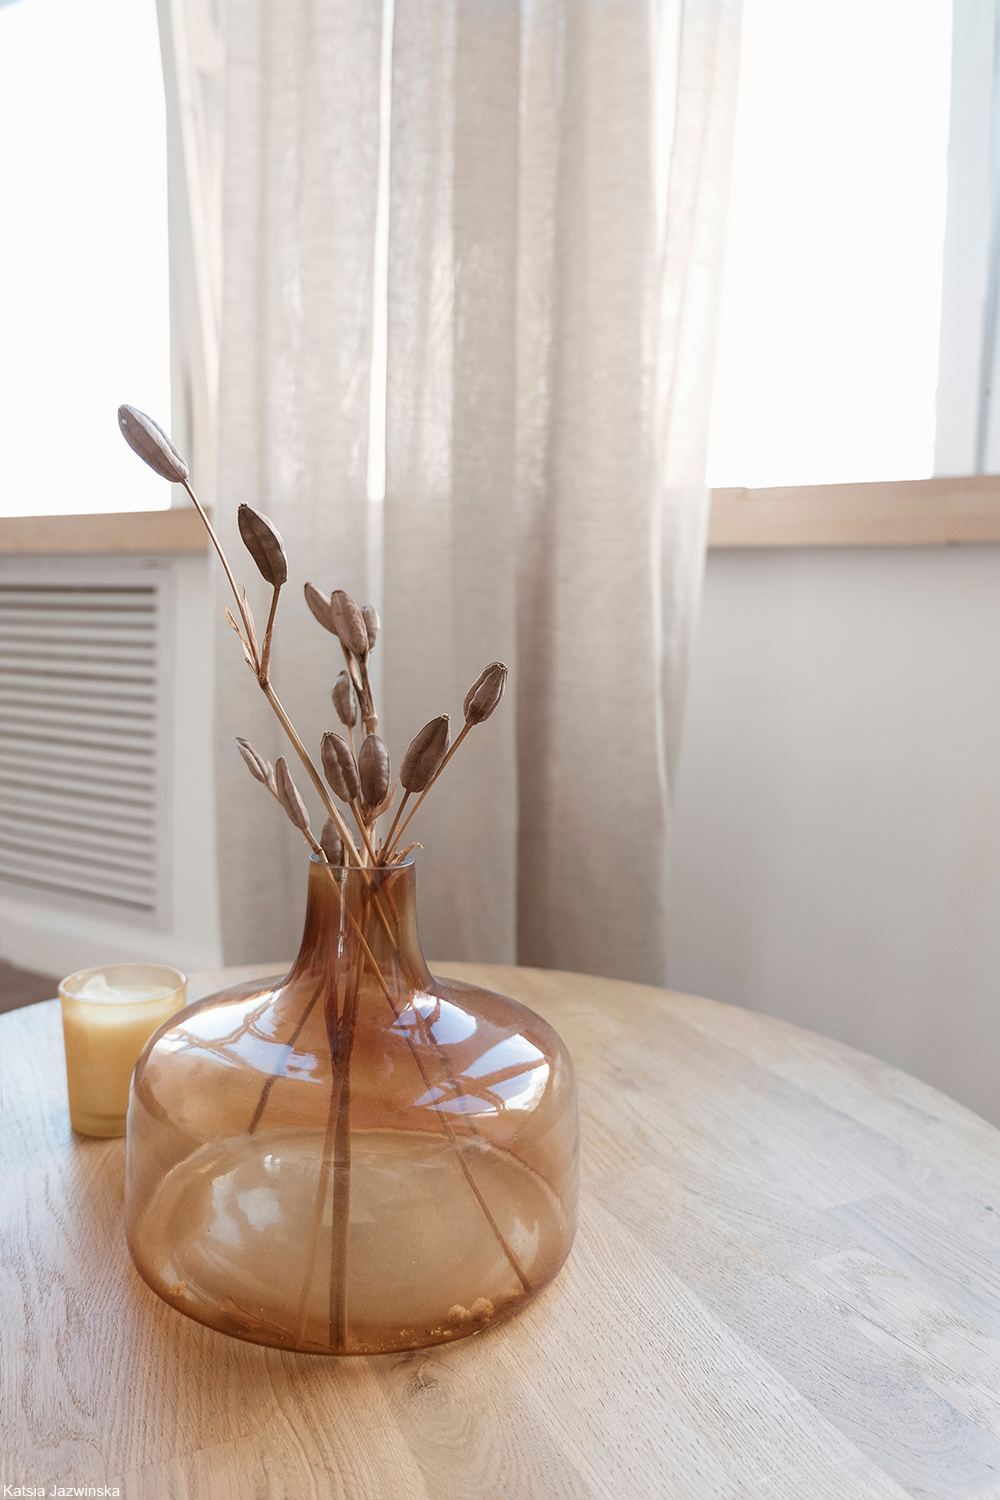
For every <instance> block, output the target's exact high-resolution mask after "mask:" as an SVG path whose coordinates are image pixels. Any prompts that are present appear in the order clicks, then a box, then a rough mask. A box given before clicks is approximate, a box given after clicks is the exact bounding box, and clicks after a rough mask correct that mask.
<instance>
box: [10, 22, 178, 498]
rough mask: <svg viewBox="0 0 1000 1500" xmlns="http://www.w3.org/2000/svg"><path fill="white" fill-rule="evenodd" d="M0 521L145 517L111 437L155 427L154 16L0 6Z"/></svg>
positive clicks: (158, 332) (163, 290) (164, 373)
mask: <svg viewBox="0 0 1000 1500" xmlns="http://www.w3.org/2000/svg"><path fill="white" fill-rule="evenodd" d="M0 202H2V204H3V215H4V230H3V234H2V236H0V349H2V358H0V451H2V453H3V466H2V474H0V515H42V514H48V513H52V514H67V513H79V512H84V511H125V510H157V509H161V508H165V507H167V506H169V504H170V488H169V486H167V485H165V484H164V483H163V481H162V480H160V479H158V478H157V477H156V476H155V475H154V474H153V473H152V472H150V471H148V470H146V469H145V467H144V466H143V465H142V464H137V463H136V462H135V460H134V457H133V456H132V454H131V453H130V452H129V451H128V449H127V447H126V445H125V444H124V443H123V442H122V440H121V437H120V435H119V433H118V428H117V423H116V419H115V413H116V409H117V407H118V404H119V402H121V401H131V402H133V403H134V404H136V405H138V406H140V407H143V408H145V409H146V410H148V411H151V412H154V413H156V414H157V417H158V419H159V420H161V421H166V422H168V421H169V413H170V399H169V397H170V340H169V289H168V264H167V164H166V119H165V108H164V96H163V77H162V72H161V68H160V52H159V40H158V35H157V23H156V3H155V0H15V3H7V4H4V3H3V0H0Z"/></svg>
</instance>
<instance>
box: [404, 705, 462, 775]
mask: <svg viewBox="0 0 1000 1500" xmlns="http://www.w3.org/2000/svg"><path fill="white" fill-rule="evenodd" d="M450 741H451V719H450V717H449V716H448V714H439V715H438V717H437V718H436V719H431V721H430V723H429V724H425V725H424V727H423V729H421V730H420V731H419V733H417V734H415V735H414V736H413V739H412V740H411V741H410V745H409V749H408V750H407V752H406V754H405V755H404V756H403V764H402V765H401V766H400V768H399V780H400V784H401V785H402V787H403V790H404V791H407V792H422V791H423V790H424V788H425V787H428V786H430V784H431V782H432V781H433V780H434V777H435V776H436V775H437V772H438V769H439V767H440V765H441V762H442V761H443V760H444V758H445V756H446V755H447V754H448V745H449V743H450Z"/></svg>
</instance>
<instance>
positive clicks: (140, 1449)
mask: <svg viewBox="0 0 1000 1500" xmlns="http://www.w3.org/2000/svg"><path fill="white" fill-rule="evenodd" d="M278 967H279V966H277V965H270V966H267V965H265V966H257V967H256V968H253V969H240V970H227V971H214V972H213V973H210V974H202V975H198V976H195V978H194V979H193V980H192V984H191V990H190V995H191V998H192V999H196V998H200V996H201V995H203V994H207V993H209V992H210V991H211V990H212V989H215V988H218V987H219V985H220V984H221V983H226V982H229V981H230V980H231V979H234V978H243V977H250V976H251V975H258V974H264V973H274V972H276V970H277V968H278ZM436 967H437V968H438V969H439V971H440V972H442V973H448V974H453V975H454V976H455V977H457V978H474V979H476V980H478V981H480V982H481V983H484V984H487V985H489V986H491V987H492V988H494V989H500V990H503V991H505V992H506V993H508V994H511V995H513V996H515V997H516V998H517V999H519V1000H523V1001H525V1002H526V1003H527V1004H529V1005H531V1006H532V1007H534V1008H535V1009H536V1010H538V1011H539V1012H540V1013H541V1014H542V1015H543V1016H545V1017H546V1019H548V1020H549V1021H551V1022H552V1023H553V1024H554V1025H555V1026H556V1028H557V1029H558V1030H559V1031H560V1033H561V1034H562V1036H563V1037H564V1038H565V1040H566V1041H567V1043H568V1044H569V1047H570V1050H571V1051H572V1053H573V1055H574V1058H575V1060H576V1064H577V1070H578V1073H579V1078H580V1097H581V1109H582V1116H583V1167H582V1193H581V1215H580V1229H579V1234H578V1237H577V1241H576V1245H575V1248H574V1250H573V1253H572V1254H571V1256H570V1259H569V1262H568V1263H567V1265H566V1267H565V1269H564V1270H563V1271H562V1273H561V1274H560V1276H559V1277H558V1278H557V1280H556V1281H555V1282H554V1284H553V1285H552V1286H551V1287H550V1288H549V1289H548V1291H546V1292H545V1293H544V1294H543V1295H542V1296H541V1297H540V1298H539V1299H538V1301H537V1302H536V1303H534V1304H532V1305H531V1306H530V1307H528V1308H527V1309H526V1310H525V1311H524V1312H523V1313H522V1314H520V1315H519V1316H518V1317H517V1318H514V1319H512V1320H511V1321H510V1322H509V1323H504V1324H501V1325H500V1326H498V1327H496V1328H494V1329H491V1330H488V1331H486V1332H485V1333H483V1334H482V1335H481V1336H479V1337H473V1338H470V1339H466V1340H464V1341H463V1342H461V1343H459V1344H455V1345H452V1346H448V1347H438V1348H434V1349H431V1350H428V1351H426V1352H420V1353H414V1354H405V1355H384V1356H380V1357H378V1358H363V1359H357V1358H356V1359H341V1360H337V1359H329V1358H322V1357H318V1356H309V1355H297V1354H288V1353H283V1352H281V1351H278V1350H275V1349H265V1348H258V1347H256V1346H254V1345H251V1344H244V1343H239V1342H237V1341H235V1340H231V1339H228V1338H226V1337H224V1336H223V1335H221V1334H218V1333H215V1332H213V1331H212V1330H210V1329H208V1328H204V1327H202V1326H200V1325H199V1324H197V1323H193V1322H189V1321H188V1320H187V1319H185V1318H183V1317H180V1316H179V1315H178V1314H177V1313H176V1312H174V1311H173V1310H172V1309H171V1308H169V1307H167V1306H165V1305H164V1304H163V1303H162V1302H160V1301H158V1300H157V1298H156V1297H154V1295H153V1294H152V1292H150V1291H149V1290H148V1289H147V1288H146V1286H145V1285H144V1284H143V1282H142V1281H141V1280H140V1279H139V1277H138V1275H137V1274H136V1273H135V1271H134V1270H133V1268H132V1265H131V1262H130V1260H129V1257H128V1253H127V1250H126V1247H125V1238H124V1233H123V1227H122V1196H123V1169H124V1142H123V1141H121V1140H112V1141H97V1140H88V1139H85V1138H83V1137H80V1136H75V1135H74V1134H73V1133H72V1131H71V1129H70V1125H69V1115H68V1110H67V1105H66V1092H65V1073H64V1064H63V1055H62V1046H61V1037H60V1027H59V1011H58V1007H57V1004H56V1002H55V1001H51V1002H46V1003H43V1004H41V1005H34V1006H31V1007H29V1008H28V1009H25V1010H20V1011H14V1012H12V1013H10V1014H8V1015H4V1016H0V1047H2V1078H0V1084H2V1122H3V1129H2V1131H0V1160H2V1172H3V1176H2V1181H3V1188H4V1190H3V1200H2V1201H3V1207H2V1209H0V1221H2V1227H3V1238H4V1242H5V1255H4V1263H5V1269H4V1276H3V1280H2V1283H0V1284H2V1288H3V1312H2V1319H3V1322H2V1339H0V1361H2V1365H3V1376H4V1380H3V1384H4V1388H5V1390H6V1392H7V1412H6V1416H5V1420H4V1422H3V1425H2V1433H0V1449H2V1450H3V1464H2V1469H0V1482H2V1483H4V1484H10V1485H25V1486H30V1485H34V1486H42V1485H44V1486H45V1488H46V1492H48V1491H49V1490H50V1489H51V1487H52V1486H53V1485H62V1486H72V1485H76V1486H81V1485H94V1486H101V1485H108V1486H118V1487H119V1490H120V1493H121V1494H122V1495H123V1496H124V1497H126V1500H145V1497H149V1500H164V1497H174V1496H177V1497H185V1500H201V1497H205V1500H209V1497H210V1500H229V1497H232V1500H237V1497H238V1500H246V1497H250V1500H255V1497H258V1496H259V1497H263V1496H280V1497H286V1496H287V1497H292V1496H302V1497H317V1500H320V1497H322V1500H325V1497H327V1496H336V1497H338V1500H646V1497H649V1500H702V1497H705V1500H709V1497H711V1500H748V1497H760V1500H893V1497H896V1500H899V1497H902V1496H920V1497H921V1500H928V1497H937V1496H942V1497H943V1496H948V1497H958V1496H976V1497H977V1500H985V1497H987V1496H992V1497H996V1496H998V1495H1000V1225H998V1220H1000V1133H998V1132H997V1131H996V1130H994V1129H993V1127H992V1126H990V1125H987V1124H986V1123H985V1122H984V1121H983V1120H981V1119H979V1118H978V1117H977V1116H975V1115H973V1114H971V1113H970V1112H969V1111H968V1110H966V1109H963V1108H962V1107H961V1106H959V1105H957V1104H955V1103H953V1102H952V1101H951V1100H949V1099H947V1098H945V1097H944V1096H942V1095H941V1094H939V1093H937V1092H935V1090H933V1089H931V1088H929V1087H927V1086H926V1085H925V1084H922V1083H918V1082H917V1081H916V1080H915V1079H913V1078H910V1077H908V1076H907V1075H906V1074H904V1073H900V1072H899V1071H897V1070H896V1069H894V1068H891V1067H888V1066H887V1065H885V1064H883V1063H880V1062H877V1061H875V1059H873V1058H871V1057H867V1056H865V1055H864V1054H862V1053H859V1052H855V1051H853V1050H852V1049H851V1048H849V1047H844V1046H841V1045H839V1044H838V1043H835V1042H832V1041H829V1040H827V1039H825V1038H823V1037H819V1036H815V1035H812V1034H810V1033H809V1032H805V1031H801V1030H799V1029H797V1028H796V1027H793V1026H788V1025H785V1024H783V1023H781V1022H778V1021H775V1020H772V1019H770V1018H768V1017H765V1016H762V1015H756V1014H752V1013H750V1012H747V1011H742V1010H737V1009H734V1008H732V1007H730V1006H724V1005H718V1004H716V1003H714V1002H713V1001H709V1000H699V999H694V998H692V997H690V996H685V995H676V994H671V993H668V992H666V991H663V990H657V989H652V988H647V987H645V986H641V985H634V984H625V983H622V982H619V981H612V980H605V979H592V978H584V977H582V976H579V975H570V974H557V973H551V972H543V971H540V970H530V969H508V968H500V967H491V966H486V965H478V964H477V965H473V964H441V965H438V966H436ZM110 1492H111V1491H109V1493H110ZM5 1493H7V1492H5ZM22 1493H24V1492H22ZM26 1493H32V1491H30V1490H28V1491H26ZM38 1493H41V1490H39V1491H38Z"/></svg>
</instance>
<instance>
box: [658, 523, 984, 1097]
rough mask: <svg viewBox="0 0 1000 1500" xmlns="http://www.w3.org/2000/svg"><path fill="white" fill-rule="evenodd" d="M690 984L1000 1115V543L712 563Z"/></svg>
mask: <svg viewBox="0 0 1000 1500" xmlns="http://www.w3.org/2000/svg"><path fill="white" fill-rule="evenodd" d="M672 913H673V914H672V960H671V974H670V982H671V984H672V986H673V987H674V988H676V989H680V990H688V991H692V992H695V993H699V994H703V995H710V996H713V997H714V998H716V999H719V1000H724V1001H730V1002H733V1003H735V1004H739V1005H745V1006H749V1007H751V1008H752V1009H755V1010H761V1011H765V1012H767V1013H769V1014H771V1015H775V1016H781V1017H783V1018H785V1019H787V1020H790V1021H795V1022H797V1023H798V1024H800V1025H803V1026H808V1027H811V1028H813V1029H814V1030H817V1031H821V1032H825V1033H827V1034H828V1035H830V1036H834V1037H838V1038H840V1039H841V1040H843V1041H846V1042H850V1043H852V1044H853V1045H855V1046H858V1047H862V1048H864V1049H866V1050H867V1051H870V1052H873V1053H875V1054H876V1055H877V1056H879V1057H882V1058H886V1059H888V1060H890V1061H891V1062H894V1063H896V1064H898V1065H899V1066H901V1067H903V1068H905V1069H907V1070H908V1071H910V1072H912V1073H915V1074H916V1075H917V1076H919V1077H921V1078H924V1079H926V1080H927V1081H928V1082H930V1083H932V1084H935V1085H936V1086H937V1087H939V1088H941V1089H943V1090H944V1091H945V1092H947V1093H949V1094H951V1095H953V1096H954V1097H955V1098H957V1099H960V1100H961V1101H962V1102H964V1103H966V1104H968V1105H970V1106H971V1107H972V1108H973V1109H976V1110H978V1111H979V1112H980V1113H982V1114H983V1115H985V1116H986V1117H987V1118H988V1119H991V1120H993V1121H994V1122H996V1123H998V1124H1000V548H997V547H982V548H971V547H970V548H940V547H934V548H898V549H897V548H892V549H861V548H843V549H790V550H778V549H774V550H771V549H768V550H756V549H751V550H747V551H735V550H734V551H718V552H713V553H711V554H710V556H709V562H708V572H707V578H706V589H705V596H704V603H703V611H702V617H701V623H700V629H699V638H698V642H697V647H696V655H695V662H694V670H693V676H692V681H691V688H690V695H689V698H688V707H687V716H686V720H685V730H684V740H683V745H682V749H681V761H680V768H679V775H678V785H677V797H676V804H675V824H674V842H673V906H672Z"/></svg>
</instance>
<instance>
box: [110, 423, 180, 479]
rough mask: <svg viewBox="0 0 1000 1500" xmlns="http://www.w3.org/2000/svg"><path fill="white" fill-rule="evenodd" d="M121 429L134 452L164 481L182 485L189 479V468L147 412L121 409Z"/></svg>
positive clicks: (119, 424)
mask: <svg viewBox="0 0 1000 1500" xmlns="http://www.w3.org/2000/svg"><path fill="white" fill-rule="evenodd" d="M118 426H119V427H120V428H121V430H122V436H123V437H124V439H125V441H126V443H128V445H129V447H130V448H131V449H132V452H133V453H138V455H139V457H140V458H141V459H142V460H143V461H144V462H145V463H147V464H149V467H150V468H151V469H153V470H154V471H155V472H156V473H157V474H159V475H160V477H161V479H169V480H170V481H171V483H173V484H180V483H181V482H182V481H183V480H185V479H186V478H187V477H188V473H189V472H190V471H189V469H188V466H187V464H186V463H185V462H184V460H183V458H181V456H180V454H179V453H178V452H177V449H176V448H175V447H174V445H173V443H172V442H171V441H170V439H169V438H168V437H167V434H166V433H165V432H164V430H163V428H162V427H161V426H160V425H159V424H158V423H157V422H154V421H153V419H152V417H147V416H146V413H145V412H144V411H138V410H137V409H136V408H135V407H134V406H119V408H118Z"/></svg>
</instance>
